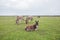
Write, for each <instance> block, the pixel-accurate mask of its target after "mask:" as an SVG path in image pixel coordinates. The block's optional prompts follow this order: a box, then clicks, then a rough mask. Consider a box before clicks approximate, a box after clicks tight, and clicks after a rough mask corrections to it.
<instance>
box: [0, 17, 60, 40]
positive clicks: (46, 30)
mask: <svg viewBox="0 0 60 40" xmlns="http://www.w3.org/2000/svg"><path fill="white" fill-rule="evenodd" d="M37 19H38V20H39V27H38V30H37V31H31V32H27V31H25V30H24V29H25V26H26V24H25V23H24V21H21V22H20V23H19V25H17V24H16V23H15V21H16V17H15V16H0V40H60V17H40V18H36V17H34V19H33V20H32V21H31V22H29V24H34V21H35V20H37Z"/></svg>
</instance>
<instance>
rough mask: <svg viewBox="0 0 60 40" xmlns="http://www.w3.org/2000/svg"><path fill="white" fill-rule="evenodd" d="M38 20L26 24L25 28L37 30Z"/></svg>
mask: <svg viewBox="0 0 60 40" xmlns="http://www.w3.org/2000/svg"><path fill="white" fill-rule="evenodd" d="M38 22H39V21H35V24H34V25H28V26H26V28H25V30H26V31H34V30H37V28H38Z"/></svg>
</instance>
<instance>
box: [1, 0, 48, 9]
mask: <svg viewBox="0 0 60 40" xmlns="http://www.w3.org/2000/svg"><path fill="white" fill-rule="evenodd" d="M44 2H48V0H2V1H1V3H2V5H3V6H6V7H11V8H16V9H31V8H32V7H33V5H35V4H36V5H37V4H39V5H42V4H43V3H44ZM37 6H38V5H37Z"/></svg>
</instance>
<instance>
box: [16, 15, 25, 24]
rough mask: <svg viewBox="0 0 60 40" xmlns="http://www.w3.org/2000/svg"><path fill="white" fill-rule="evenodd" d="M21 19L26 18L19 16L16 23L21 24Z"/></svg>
mask: <svg viewBox="0 0 60 40" xmlns="http://www.w3.org/2000/svg"><path fill="white" fill-rule="evenodd" d="M19 20H20V21H22V20H24V18H23V16H17V19H16V24H19Z"/></svg>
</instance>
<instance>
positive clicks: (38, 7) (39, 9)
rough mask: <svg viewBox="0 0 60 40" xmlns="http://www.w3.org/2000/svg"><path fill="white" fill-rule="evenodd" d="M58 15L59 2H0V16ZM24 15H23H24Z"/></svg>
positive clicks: (12, 0) (47, 0)
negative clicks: (3, 14) (2, 14)
mask: <svg viewBox="0 0 60 40" xmlns="http://www.w3.org/2000/svg"><path fill="white" fill-rule="evenodd" d="M1 13H5V14H9V15H10V14H11V13H12V14H15V13H16V15H17V14H18V15H19V14H24V13H25V14H29V15H30V14H31V15H33V14H36V15H37V14H43V15H47V14H48V15H50V14H60V0H0V14H1ZM25 14H24V15H25Z"/></svg>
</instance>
